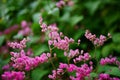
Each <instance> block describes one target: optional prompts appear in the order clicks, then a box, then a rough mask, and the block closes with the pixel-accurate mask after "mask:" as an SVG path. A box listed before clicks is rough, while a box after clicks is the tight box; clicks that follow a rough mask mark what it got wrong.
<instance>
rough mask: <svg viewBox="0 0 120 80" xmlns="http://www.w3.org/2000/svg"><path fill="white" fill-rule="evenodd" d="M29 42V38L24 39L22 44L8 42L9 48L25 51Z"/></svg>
mask: <svg viewBox="0 0 120 80" xmlns="http://www.w3.org/2000/svg"><path fill="white" fill-rule="evenodd" d="M28 41H29V38H24V39H23V40H22V41H20V43H18V42H8V46H9V47H12V48H13V49H16V48H17V49H23V48H25V47H26V42H28Z"/></svg>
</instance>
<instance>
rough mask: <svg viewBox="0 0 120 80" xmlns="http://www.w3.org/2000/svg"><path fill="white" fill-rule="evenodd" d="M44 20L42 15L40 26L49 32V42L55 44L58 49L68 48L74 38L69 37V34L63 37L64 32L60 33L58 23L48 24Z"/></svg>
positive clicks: (43, 30)
mask: <svg viewBox="0 0 120 80" xmlns="http://www.w3.org/2000/svg"><path fill="white" fill-rule="evenodd" d="M42 20H43V19H42V18H41V17H40V21H39V24H40V25H41V26H40V27H41V28H42V32H46V31H48V32H49V33H48V35H49V38H50V40H49V41H48V44H49V45H53V46H54V47H56V48H58V49H62V50H68V48H69V44H70V43H73V42H74V40H73V39H72V38H70V39H69V38H68V37H67V36H64V37H63V34H62V32H60V33H58V30H59V29H58V28H57V26H56V24H52V25H49V26H47V25H46V24H45V23H43V22H42ZM43 25H44V26H43Z"/></svg>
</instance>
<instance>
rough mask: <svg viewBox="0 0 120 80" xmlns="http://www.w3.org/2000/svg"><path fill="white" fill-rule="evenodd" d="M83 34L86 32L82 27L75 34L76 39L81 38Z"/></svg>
mask: <svg viewBox="0 0 120 80" xmlns="http://www.w3.org/2000/svg"><path fill="white" fill-rule="evenodd" d="M83 34H84V30H82V29H80V30H78V31H77V32H76V33H75V35H74V39H75V40H77V39H79V38H80V37H81V36H82V35H83Z"/></svg>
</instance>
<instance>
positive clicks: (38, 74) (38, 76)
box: [32, 68, 48, 80]
mask: <svg viewBox="0 0 120 80" xmlns="http://www.w3.org/2000/svg"><path fill="white" fill-rule="evenodd" d="M47 73H48V71H47V70H42V69H40V68H36V69H34V70H33V71H32V80H42V77H43V76H44V75H45V74H47Z"/></svg>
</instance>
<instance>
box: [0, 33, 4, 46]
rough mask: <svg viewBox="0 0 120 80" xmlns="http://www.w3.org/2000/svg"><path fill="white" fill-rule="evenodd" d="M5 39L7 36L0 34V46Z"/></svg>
mask: <svg viewBox="0 0 120 80" xmlns="http://www.w3.org/2000/svg"><path fill="white" fill-rule="evenodd" d="M4 40H5V36H4V35H2V36H0V46H1V45H2V44H3V42H4Z"/></svg>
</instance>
